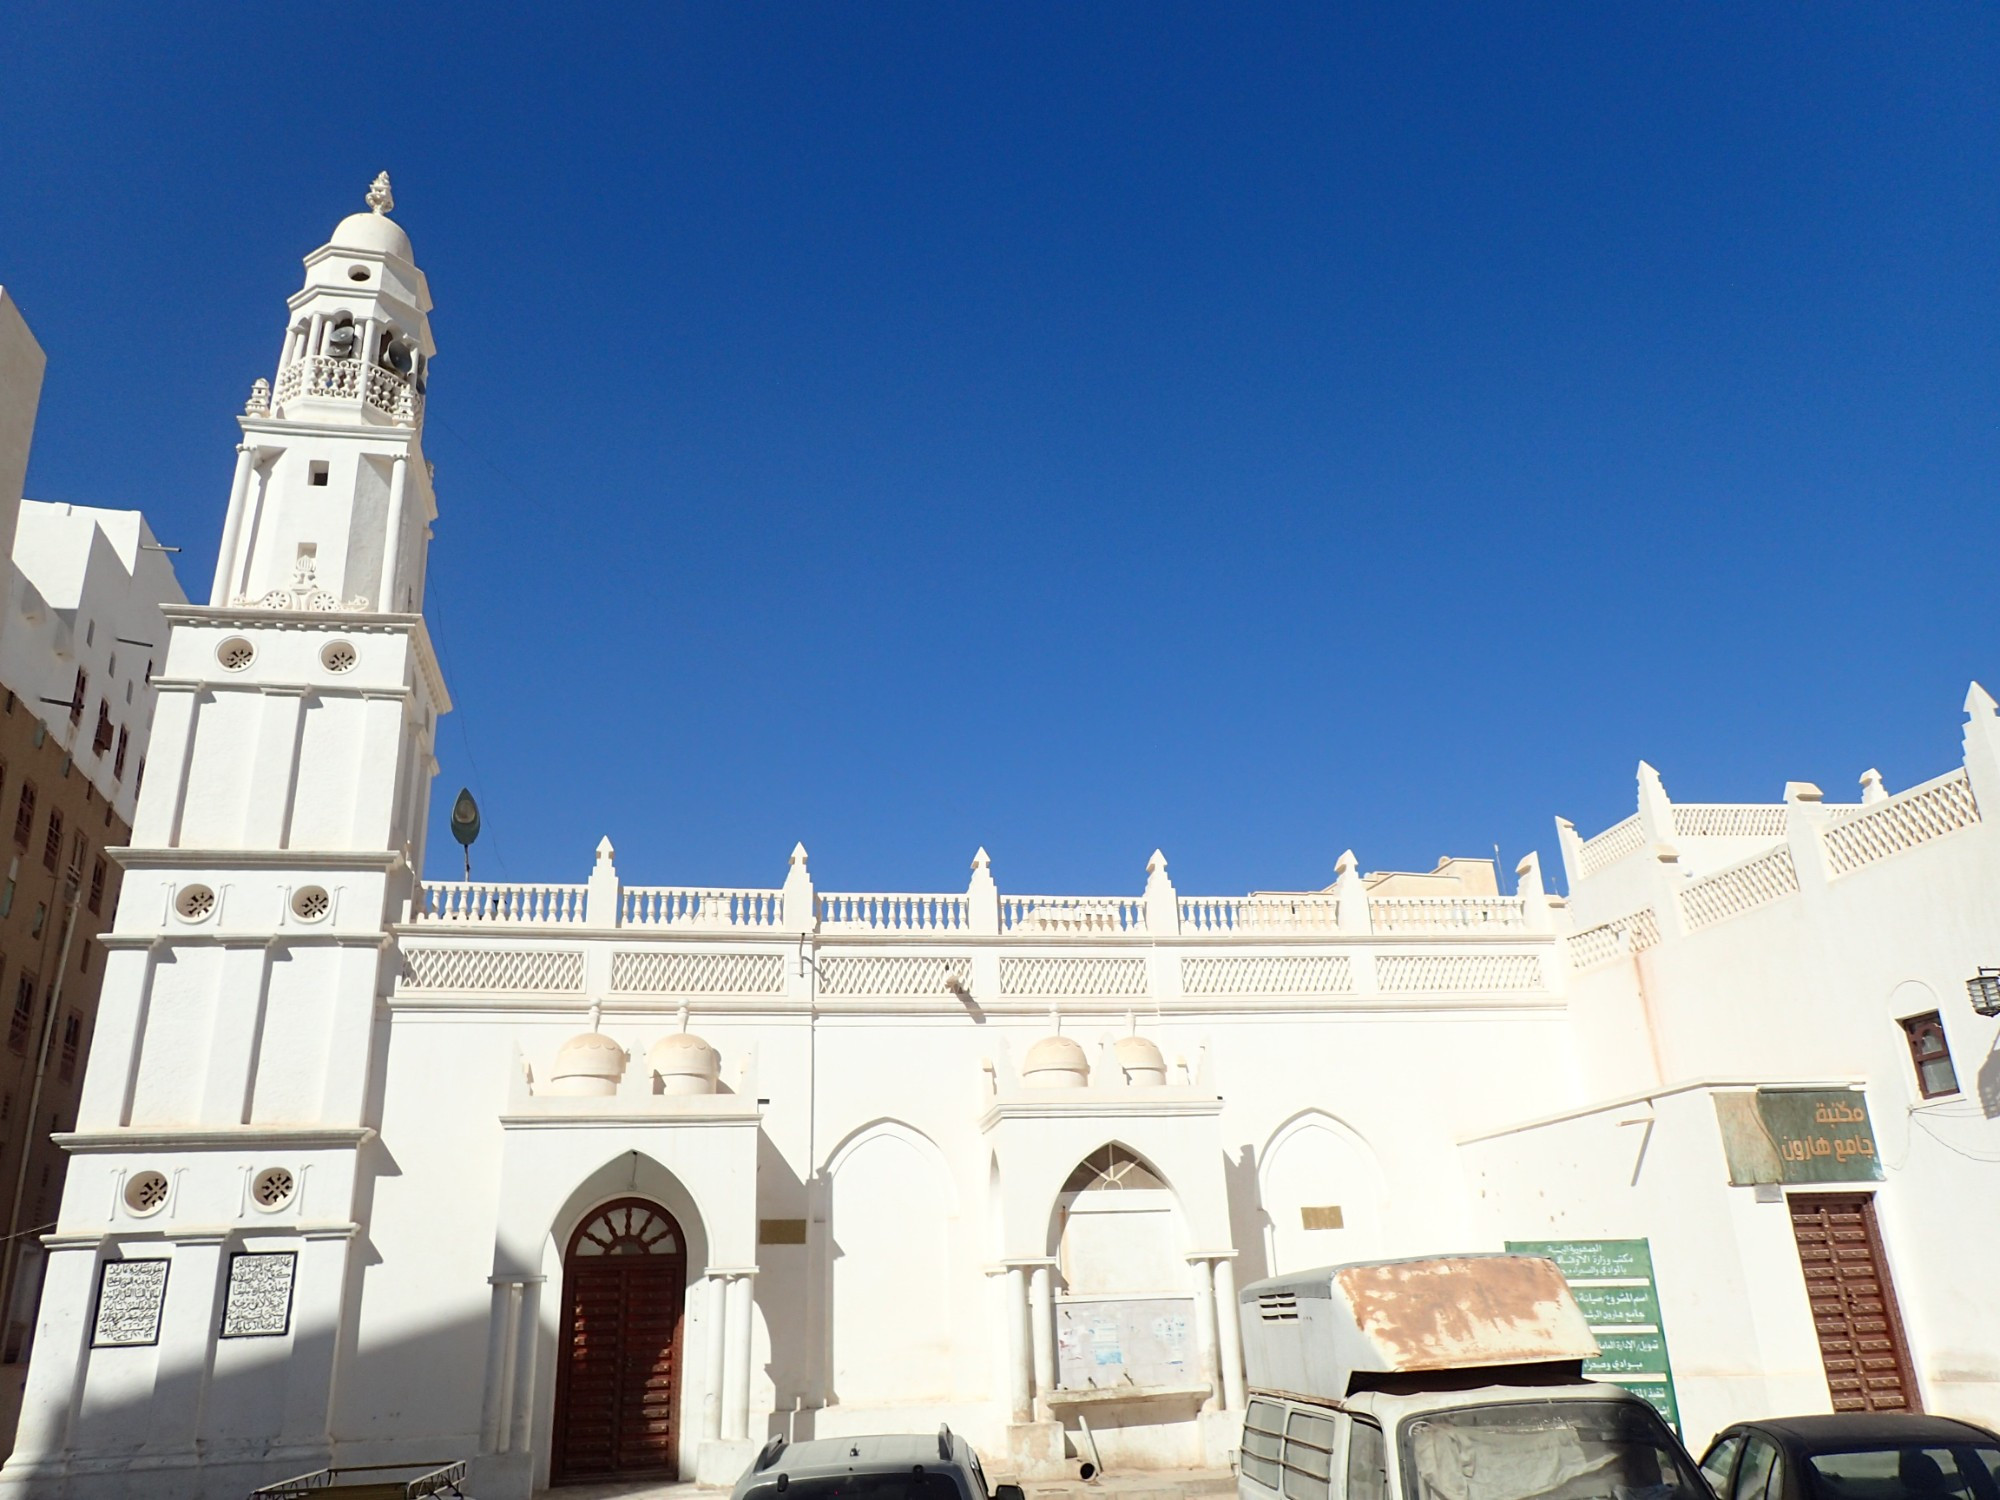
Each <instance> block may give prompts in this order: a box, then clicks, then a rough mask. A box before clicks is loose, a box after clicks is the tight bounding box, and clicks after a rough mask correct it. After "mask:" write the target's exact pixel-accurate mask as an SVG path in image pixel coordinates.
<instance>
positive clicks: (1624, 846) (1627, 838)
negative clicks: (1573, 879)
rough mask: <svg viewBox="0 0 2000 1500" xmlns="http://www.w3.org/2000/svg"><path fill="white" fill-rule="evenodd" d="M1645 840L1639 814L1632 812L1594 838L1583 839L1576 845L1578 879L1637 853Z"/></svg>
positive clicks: (1584, 878) (1586, 877)
mask: <svg viewBox="0 0 2000 1500" xmlns="http://www.w3.org/2000/svg"><path fill="white" fill-rule="evenodd" d="M1645 841H1646V835H1645V831H1644V830H1643V829H1642V828H1640V826H1639V815H1638V814H1637V813H1634V814H1632V816H1631V817H1629V818H1627V819H1626V820H1625V821H1624V822H1622V823H1613V824H1612V825H1611V826H1610V827H1609V828H1607V829H1605V830H1604V832H1602V833H1600V834H1598V835H1597V837H1596V838H1590V839H1585V840H1584V841H1583V843H1582V844H1580V845H1579V846H1578V847H1577V851H1576V874H1577V878H1578V879H1579V880H1588V879H1590V877H1591V876H1593V875H1595V874H1596V873H1597V872H1598V871H1599V870H1603V869H1606V868H1608V867H1610V866H1611V865H1614V864H1616V863H1617V862H1618V861H1619V860H1621V859H1623V858H1625V856H1626V855H1628V854H1637V853H1638V852H1639V847H1640V845H1642V844H1643V843H1645Z"/></svg>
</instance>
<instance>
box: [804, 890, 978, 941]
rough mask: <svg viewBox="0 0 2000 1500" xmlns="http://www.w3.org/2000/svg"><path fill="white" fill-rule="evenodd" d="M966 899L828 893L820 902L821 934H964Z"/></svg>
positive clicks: (868, 893)
mask: <svg viewBox="0 0 2000 1500" xmlns="http://www.w3.org/2000/svg"><path fill="white" fill-rule="evenodd" d="M969 907H970V902H969V900H968V898H967V897H965V896H907V895H894V894H886V895H885V894H875V893H871V892H858V893H854V892H834V891H829V892H827V893H826V894H824V895H822V896H821V897H820V898H819V926H820V931H822V932H964V931H965V930H966V928H967V926H968V925H969V923H970V913H969Z"/></svg>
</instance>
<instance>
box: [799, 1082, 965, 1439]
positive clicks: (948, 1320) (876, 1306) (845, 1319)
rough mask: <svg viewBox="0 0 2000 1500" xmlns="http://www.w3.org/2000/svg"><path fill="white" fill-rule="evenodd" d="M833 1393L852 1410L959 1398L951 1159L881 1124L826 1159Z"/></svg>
mask: <svg viewBox="0 0 2000 1500" xmlns="http://www.w3.org/2000/svg"><path fill="white" fill-rule="evenodd" d="M826 1176H827V1180H828V1183H829V1184H830V1194H831V1202H832V1213H831V1215H830V1220H831V1222H830V1224H829V1226H828V1227H829V1229H830V1230H831V1234H830V1239H831V1241H832V1243H831V1245H830V1247H829V1256H828V1274H829V1276H830V1278H831V1280H832V1287H831V1295H830V1296H829V1297H828V1304H829V1306H830V1307H831V1308H832V1314H833V1316H832V1324H833V1326H832V1330H831V1332H832V1345H833V1359H832V1369H833V1393H834V1398H835V1399H836V1400H837V1401H839V1402H840V1403H841V1404H843V1405H847V1406H887V1405H907V1404H912V1403H924V1402H937V1401H946V1400H949V1399H950V1398H951V1395H952V1374H951V1372H952V1338H951V1330H952V1323H953V1319H952V1316H951V1233H950V1221H951V1220H952V1219H953V1218H955V1217H956V1216H957V1213H958V1200H957V1193H956V1189H955V1187H954V1185H953V1182H952V1179H951V1173H950V1171H949V1170H948V1169H947V1165H946V1162H945V1158H944V1153H943V1152H941V1151H939V1150H938V1148H937V1145H936V1143H935V1142H933V1141H932V1140H931V1139H930V1137H928V1136H926V1135H925V1134H923V1132H921V1131H918V1130H913V1129H912V1128H911V1127H909V1126H908V1125H905V1124H903V1123H902V1122H901V1121H898V1120H877V1121H876V1122H874V1123H873V1124H871V1125H866V1126H863V1127H862V1128H861V1129H859V1130H857V1131H855V1132H854V1133H853V1134H852V1135H850V1136H848V1138H847V1139H846V1140H845V1141H843V1142H842V1143H841V1144H840V1146H839V1147H838V1149H836V1150H835V1151H834V1153H833V1155H832V1156H831V1157H830V1158H829V1159H828V1161H827V1166H826Z"/></svg>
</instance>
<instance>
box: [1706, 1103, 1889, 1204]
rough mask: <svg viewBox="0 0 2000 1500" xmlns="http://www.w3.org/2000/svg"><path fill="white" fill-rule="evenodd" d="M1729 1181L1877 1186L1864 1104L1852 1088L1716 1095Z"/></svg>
mask: <svg viewBox="0 0 2000 1500" xmlns="http://www.w3.org/2000/svg"><path fill="white" fill-rule="evenodd" d="M1712 1097H1713V1098H1714V1100H1715V1121H1716V1124H1717V1125H1719V1126H1720V1127H1721V1129H1722V1152H1723V1155H1724V1156H1725V1157H1727V1158H1728V1160H1729V1181H1730V1182H1731V1183H1732V1184H1733V1185H1734V1186H1737V1187H1747V1186H1749V1185H1751V1184H1753V1183H1761V1182H1880V1181H1881V1180H1882V1158H1881V1156H1880V1154H1879V1153H1878V1152H1877V1151H1876V1148H1875V1126H1874V1124H1873V1122H1872V1121H1870V1120H1869V1118H1868V1099H1867V1096H1865V1095H1864V1094H1862V1093H1861V1092H1860V1091H1859V1090H1850V1089H1745V1090H1742V1091H1741V1092H1732V1093H1725V1094H1715V1095H1713V1096H1712Z"/></svg>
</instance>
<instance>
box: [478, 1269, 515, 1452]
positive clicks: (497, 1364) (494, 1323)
mask: <svg viewBox="0 0 2000 1500" xmlns="http://www.w3.org/2000/svg"><path fill="white" fill-rule="evenodd" d="M486 1280H487V1285H489V1286H491V1287H492V1288H493V1301H492V1306H491V1307H490V1309H489V1310H488V1312H487V1323H486V1399H485V1401H484V1402H483V1403H482V1405H481V1406H480V1410H479V1451H480V1452H481V1453H498V1452H500V1451H501V1447H502V1445H503V1444H504V1443H505V1442H506V1435H505V1434H504V1433H503V1432H502V1431H501V1428H502V1426H503V1425H504V1422H505V1418H506V1415H507V1411H508V1403H507V1397H508V1390H507V1373H508V1366H507V1356H508V1354H509V1352H510V1351H512V1349H513V1347H514V1338H513V1330H512V1323H513V1317H514V1288H515V1285H516V1283H515V1282H513V1281H510V1280H508V1279H507V1278H505V1277H501V1276H489V1277H487V1278H486Z"/></svg>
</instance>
